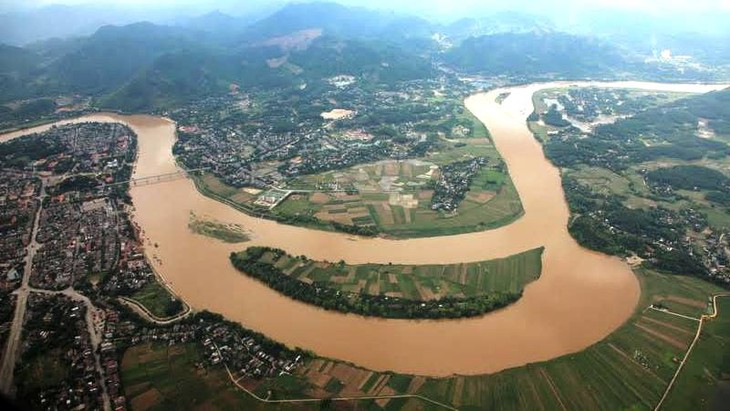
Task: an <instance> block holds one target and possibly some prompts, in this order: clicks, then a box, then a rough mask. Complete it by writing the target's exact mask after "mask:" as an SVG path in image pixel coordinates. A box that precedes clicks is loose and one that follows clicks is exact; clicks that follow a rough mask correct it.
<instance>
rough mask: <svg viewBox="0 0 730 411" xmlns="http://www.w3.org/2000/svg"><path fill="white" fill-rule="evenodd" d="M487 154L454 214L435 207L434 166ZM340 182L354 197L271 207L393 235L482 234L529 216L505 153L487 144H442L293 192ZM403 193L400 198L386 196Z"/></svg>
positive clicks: (304, 181)
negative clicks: (395, 191)
mask: <svg viewBox="0 0 730 411" xmlns="http://www.w3.org/2000/svg"><path fill="white" fill-rule="evenodd" d="M474 157H484V158H486V159H487V162H486V165H485V166H483V167H481V169H480V170H479V171H478V172H477V173H476V174H475V175H474V177H473V180H472V182H471V184H470V185H469V190H468V191H467V193H466V196H465V198H464V200H463V201H462V202H461V203H460V205H459V207H458V208H457V209H456V211H455V212H444V211H437V210H433V209H432V208H431V200H432V198H433V195H434V189H433V187H434V185H435V182H436V181H438V177H439V174H440V170H435V169H434V168H435V166H440V167H443V166H444V165H448V164H453V163H457V162H460V161H465V159H473V158H474ZM334 182H337V184H338V185H339V186H341V187H344V188H346V189H351V192H349V193H326V192H324V193H315V194H306V195H305V194H302V195H293V196H291V197H290V198H288V199H287V200H286V201H284V202H283V203H282V204H281V205H279V206H277V208H275V209H274V210H273V212H272V213H273V214H274V215H277V216H279V217H280V218H284V217H286V218H292V217H297V218H299V219H300V220H302V221H305V220H306V219H317V220H318V221H321V222H326V221H331V222H337V223H340V224H343V225H345V226H350V225H352V226H358V227H371V228H372V229H374V230H376V231H378V232H380V233H382V234H385V235H387V236H390V237H395V238H414V237H431V236H442V235H454V234H462V233H468V232H474V231H483V230H487V229H492V228H497V227H500V226H503V225H507V224H510V223H511V222H513V221H515V220H516V219H518V218H519V217H520V216H522V214H523V209H522V204H521V203H520V199H519V194H518V193H517V190H516V188H515V187H514V184H513V183H512V180H511V179H510V177H509V173H508V171H507V169H506V167H504V165H503V163H502V160H501V157H500V156H499V153H498V152H497V150H496V149H495V148H494V146H493V145H492V143H491V142H490V141H489V140H486V139H464V140H456V143H453V142H449V143H444V144H443V145H442V146H441V147H440V149H439V151H438V152H436V153H433V154H432V155H429V156H427V157H426V158H424V159H423V160H404V161H399V162H396V161H385V162H378V163H375V164H366V165H362V166H356V167H351V168H347V169H344V170H337V171H331V172H327V173H320V174H315V175H311V176H303V177H299V178H297V179H294V180H293V181H291V182H290V183H289V187H290V188H293V189H297V188H300V189H315V188H317V187H319V186H327V185H328V184H331V183H334ZM396 188H397V189H398V190H400V191H399V193H398V194H392V193H389V192H388V191H390V190H393V189H396Z"/></svg>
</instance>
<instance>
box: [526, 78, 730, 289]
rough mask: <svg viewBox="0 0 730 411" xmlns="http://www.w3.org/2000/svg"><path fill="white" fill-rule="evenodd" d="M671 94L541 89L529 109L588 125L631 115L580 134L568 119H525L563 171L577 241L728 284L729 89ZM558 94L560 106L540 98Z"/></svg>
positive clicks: (684, 273) (650, 263) (573, 230)
mask: <svg viewBox="0 0 730 411" xmlns="http://www.w3.org/2000/svg"><path fill="white" fill-rule="evenodd" d="M681 97H683V96H682V95H677V94H663V93H662V94H660V93H655V94H654V95H651V94H647V93H646V92H638V91H631V90H629V91H624V92H618V91H613V90H601V89H583V90H578V89H568V90H562V91H561V90H547V91H543V92H542V93H539V95H536V96H534V102H535V110H536V113H544V112H545V110H549V111H554V112H556V114H555V115H556V116H558V115H563V114H565V113H568V114H570V117H571V118H573V119H574V120H575V119H576V118H579V119H580V120H578V121H583V122H587V124H590V123H591V121H593V120H595V119H598V118H599V117H600V116H604V115H616V114H619V115H621V116H629V117H627V118H619V119H617V120H616V121H615V122H614V123H612V124H603V125H595V127H593V129H592V130H588V131H582V130H579V129H577V128H575V127H573V126H571V125H564V126H561V125H560V124H555V122H553V125H552V126H541V125H539V124H538V123H535V122H531V123H530V126H531V128H532V130H533V131H535V132H536V135H537V136H538V138H540V139H541V140H542V141H544V142H545V151H546V154H547V156H548V157H549V158H550V159H551V160H552V161H553V162H555V163H556V164H557V165H559V166H560V167H561V169H562V175H563V187H564V189H565V192H566V197H567V200H568V203H569V205H570V209H571V213H572V215H573V216H572V219H571V222H570V226H569V230H570V232H571V234H572V235H573V237H574V238H575V239H576V240H578V242H580V243H581V244H582V245H584V246H586V247H588V248H591V249H595V250H599V251H603V252H606V253H610V254H617V255H624V256H626V255H632V254H636V255H638V256H639V257H641V258H643V259H644V265H646V266H648V267H653V268H655V269H659V270H662V271H666V272H670V273H675V274H683V275H696V276H700V277H704V278H707V279H711V280H712V281H715V282H717V283H721V284H722V283H725V284H727V278H728V275H730V272H729V271H728V270H727V268H726V267H727V265H728V264H727V263H728V260H729V259H730V255H728V254H727V252H726V251H725V250H726V248H727V244H728V243H727V241H726V239H725V238H726V237H727V236H726V235H725V234H724V233H725V232H726V230H727V229H728V228H729V227H730V217H729V216H730V214H728V213H727V207H728V206H727V204H728V200H727V197H728V195H729V193H730V178H729V177H728V176H727V175H726V174H725V173H724V172H723V171H724V170H725V169H726V168H727V154H728V153H730V146H729V145H728V144H727V142H728V141H730V140H729V139H728V136H730V134H728V130H730V127H728V125H727V123H728V119H729V118H730V110H729V109H728V107H730V105H728V104H727V102H728V101H729V100H728V99H730V91H729V90H723V91H718V92H712V93H707V94H704V95H699V96H692V97H687V98H681ZM553 100H557V101H559V102H560V103H561V105H562V106H564V108H560V109H559V108H558V106H557V105H556V104H551V105H550V107H548V105H547V103H549V102H551V101H553Z"/></svg>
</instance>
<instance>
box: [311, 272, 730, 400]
mask: <svg viewBox="0 0 730 411" xmlns="http://www.w3.org/2000/svg"><path fill="white" fill-rule="evenodd" d="M638 275H639V278H640V280H641V282H642V285H643V291H644V292H643V295H642V300H641V302H640V304H639V306H638V307H637V312H636V314H635V315H634V316H633V317H632V318H631V320H630V321H629V322H628V323H627V324H626V325H624V326H623V327H621V328H620V329H618V330H617V331H616V332H614V333H613V334H611V335H610V336H609V337H607V338H606V339H604V340H603V341H601V342H599V343H597V344H595V345H593V346H591V347H589V348H588V349H586V350H584V351H581V352H579V353H576V354H570V355H566V356H563V357H560V358H557V359H555V360H551V361H547V362H543V363H536V364H530V365H527V366H524V367H519V368H514V369H511V370H506V371H503V372H499V373H497V374H492V375H481V376H455V377H451V378H424V377H416V376H403V375H395V374H390V373H376V372H371V371H367V370H363V369H360V368H357V367H354V366H351V365H347V364H342V363H338V362H334V361H328V360H317V361H313V362H311V363H310V364H309V366H308V368H306V369H305V370H304V371H303V374H304V375H306V376H307V377H308V378H309V379H310V381H312V383H313V384H314V386H315V387H316V388H315V389H313V391H312V393H311V394H316V395H321V394H324V393H330V394H331V393H332V391H331V390H328V387H329V388H330V389H331V388H333V387H338V388H339V391H337V393H338V394H340V395H345V394H346V395H354V394H359V395H365V394H377V393H386V392H387V393H390V392H392V391H395V392H399V393H402V392H407V393H417V394H420V395H423V396H426V397H428V398H431V399H434V400H436V401H441V402H444V403H447V404H451V405H453V406H455V407H457V408H459V409H467V410H472V409H473V410H476V409H485V408H487V409H491V408H493V407H495V406H496V404H499V408H498V409H500V410H525V409H530V410H561V409H562V410H586V409H598V410H616V409H635V410H651V409H653V408H654V406H655V405H656V403H657V402H658V401H659V399H660V397H661V396H662V394H663V393H664V390H665V389H666V387H667V385H668V383H669V381H670V379H671V378H672V376H673V375H674V373H675V371H676V369H677V366H678V363H679V361H680V360H681V359H682V357H683V356H684V354H685V352H686V350H687V348H688V346H689V344H690V342H691V341H692V339H693V338H694V335H695V332H696V330H697V326H698V322H697V321H694V320H692V319H686V318H682V317H680V316H677V315H673V314H671V313H669V312H662V311H657V310H654V309H648V307H649V305H651V304H652V302H653V303H654V304H657V305H660V306H664V307H667V308H668V309H669V310H670V311H672V312H677V313H682V314H683V315H687V316H689V317H694V318H699V317H700V315H701V314H703V313H706V311H707V305H708V297H709V296H710V295H711V294H713V293H716V292H720V291H722V290H721V289H719V288H717V287H715V286H713V285H711V284H709V283H706V282H703V281H701V280H698V279H695V278H691V277H677V276H668V275H664V274H658V273H655V272H651V271H640V272H639V273H638ZM728 300H729V299H726V300H724V301H723V300H718V301H723V302H722V304H721V305H720V317H718V319H716V320H714V321H713V322H711V323H708V324H707V326H706V327H707V328H706V329H705V331H704V332H703V336H702V337H701V338H700V343H698V345H697V346H696V347H695V350H694V352H693V354H692V357H691V360H690V362H689V363H688V364H687V365H686V366H685V369H684V370H683V373H686V374H680V379H679V380H678V382H677V386H676V387H675V391H674V392H675V393H676V395H670V397H669V399H668V400H667V402H666V403H665V405H666V408H665V409H677V410H680V409H682V410H684V409H712V405H713V401H717V399H716V398H715V397H714V394H715V390H716V386H717V384H718V382H720V380H721V379H724V380H725V381H724V382H723V383H724V384H725V387H727V378H728V374H729V372H730V367H729V366H728V365H729V364H730V362H728V354H727V352H729V351H728V350H727V347H728V343H729V341H730V301H728ZM600 309H601V308H600V307H596V312H595V313H594V315H600ZM485 355H487V356H488V355H489V353H485ZM723 356H724V357H723ZM332 381H334V382H332ZM726 389H727V388H726ZM725 392H727V391H725ZM688 393H697V394H698V395H699V397H698V396H695V395H694V394H692V395H689V394H688ZM697 398H703V399H704V402H701V403H699V404H698V403H697V402H696V399H697ZM689 399H692V400H693V401H694V402H692V403H691V404H690V403H687V401H689ZM378 405H380V406H382V407H383V408H385V409H401V408H402V409H407V410H420V409H424V408H425V409H434V410H436V409H438V408H437V407H435V406H432V405H430V404H424V403H423V402H421V401H420V400H415V399H414V400H390V401H381V402H379V403H378ZM717 409H720V408H717Z"/></svg>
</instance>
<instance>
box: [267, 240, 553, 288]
mask: <svg viewBox="0 0 730 411" xmlns="http://www.w3.org/2000/svg"><path fill="white" fill-rule="evenodd" d="M541 257H542V249H534V250H531V251H527V252H524V253H521V254H517V255H514V256H510V257H507V258H503V259H497V260H490V261H480V262H475V263H464V264H448V265H381V264H362V265H347V264H345V263H344V262H340V263H330V262H322V261H312V260H308V259H307V260H304V259H302V258H296V257H292V256H289V255H287V254H284V255H283V256H281V257H280V258H278V259H275V255H274V254H273V253H271V252H267V253H264V254H263V255H262V257H261V259H260V261H262V262H266V263H272V264H274V265H275V266H276V267H277V268H279V269H280V270H282V271H283V272H284V273H285V274H287V275H289V276H290V277H293V278H296V279H298V280H299V281H302V282H305V283H308V284H312V283H315V282H316V283H320V284H326V285H327V287H330V288H335V289H338V290H341V291H347V292H352V293H357V294H360V293H363V294H370V295H387V296H389V297H398V298H405V299H409V300H422V301H427V300H434V299H441V298H444V297H456V298H467V297H474V296H479V295H485V294H490V293H496V292H512V293H520V292H521V291H522V290H523V289H524V287H525V286H526V285H527V284H528V283H530V282H532V281H534V280H536V279H537V278H539V277H540V271H541V268H542V262H541Z"/></svg>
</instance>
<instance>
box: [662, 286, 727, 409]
mask: <svg viewBox="0 0 730 411" xmlns="http://www.w3.org/2000/svg"><path fill="white" fill-rule="evenodd" d="M717 308H718V313H719V315H718V317H717V318H714V319H712V320H709V321H707V322H706V323H705V325H704V327H703V328H702V335H701V336H700V339H699V340H698V341H697V345H696V346H695V348H694V350H692V353H691V354H690V357H689V359H688V361H687V363H685V365H684V368H683V369H682V371H681V373H680V374H679V378H677V381H676V382H675V384H674V388H672V391H670V393H669V396H668V397H667V399H666V400H665V402H664V406H663V409H665V410H677V411H679V410H688V409H698V406H699V409H707V410H718V409H721V408H722V407H723V406H724V405H725V404H727V400H728V398H729V397H728V394H730V391H729V390H728V389H729V388H730V297H723V298H718V299H717Z"/></svg>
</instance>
